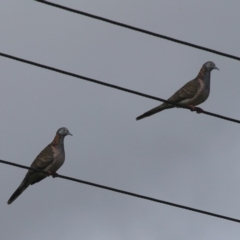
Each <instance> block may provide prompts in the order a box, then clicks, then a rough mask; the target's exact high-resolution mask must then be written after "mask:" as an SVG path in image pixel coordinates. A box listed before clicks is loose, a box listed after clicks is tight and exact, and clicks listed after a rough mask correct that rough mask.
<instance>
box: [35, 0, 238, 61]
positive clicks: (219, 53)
mask: <svg viewBox="0 0 240 240" xmlns="http://www.w3.org/2000/svg"><path fill="white" fill-rule="evenodd" d="M35 1H36V2H40V3H44V4H47V5H49V6H52V7H56V8H60V9H63V10H66V11H69V12H73V13H77V14H81V15H84V16H86V17H90V18H94V19H97V20H100V21H104V22H107V23H110V24H114V25H117V26H120V27H124V28H128V29H131V30H134V31H137V32H141V33H145V34H148V35H151V36H154V37H158V38H163V39H165V40H168V41H172V42H176V43H179V44H183V45H186V46H189V47H193V48H197V49H200V50H203V51H207V52H211V53H215V54H218V55H221V56H224V57H227V58H232V59H235V60H238V61H240V57H238V56H234V55H231V54H228V53H224V52H220V51H217V50H214V49H211V48H206V47H203V46H200V45H196V44H193V43H189V42H185V41H182V40H179V39H176V38H172V37H168V36H165V35H162V34H159V33H155V32H151V31H148V30H145V29H142V28H138V27H134V26H131V25H128V24H124V23H121V22H117V21H114V20H110V19H108V18H104V17H100V16H97V15H94V14H90V13H87V12H83V11H79V10H76V9H73V8H69V7H66V6H63V5H60V4H56V3H51V2H48V1H42V0H35Z"/></svg>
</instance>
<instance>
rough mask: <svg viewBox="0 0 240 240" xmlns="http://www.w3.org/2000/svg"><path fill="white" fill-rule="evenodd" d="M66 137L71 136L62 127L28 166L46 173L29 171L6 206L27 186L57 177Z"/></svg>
mask: <svg viewBox="0 0 240 240" xmlns="http://www.w3.org/2000/svg"><path fill="white" fill-rule="evenodd" d="M67 135H71V136H72V134H71V133H70V132H69V131H68V129H67V128H65V127H62V128H59V129H58V130H57V133H56V135H55V137H54V139H53V141H52V142H51V143H50V144H49V145H48V146H47V147H45V148H44V149H43V150H42V151H41V152H40V153H39V154H38V156H37V157H36V159H35V160H34V161H33V163H32V164H31V166H30V167H31V168H35V169H38V170H43V171H46V172H47V173H42V172H37V171H33V170H29V171H28V172H27V174H26V176H25V178H24V179H23V181H22V183H21V184H20V186H19V187H18V188H17V190H16V191H15V192H14V193H13V195H12V196H11V197H10V198H9V200H8V202H7V203H8V204H11V203H12V202H13V201H14V200H15V199H16V198H17V197H18V196H19V195H20V194H21V193H22V192H23V191H24V190H25V189H26V188H27V187H28V186H29V185H33V184H35V183H37V182H40V181H41V180H43V179H44V178H46V177H47V176H49V175H52V176H53V177H54V176H57V173H56V171H57V170H58V169H59V168H60V167H61V166H62V165H63V163H64V160H65V152H64V138H65V137H66V136H67Z"/></svg>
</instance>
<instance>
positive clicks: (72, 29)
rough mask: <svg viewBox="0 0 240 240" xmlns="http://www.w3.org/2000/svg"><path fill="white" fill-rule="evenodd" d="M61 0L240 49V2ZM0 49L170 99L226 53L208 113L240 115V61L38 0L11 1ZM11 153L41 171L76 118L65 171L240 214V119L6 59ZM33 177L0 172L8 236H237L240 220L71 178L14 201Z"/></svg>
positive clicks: (4, 94) (5, 142)
mask: <svg viewBox="0 0 240 240" xmlns="http://www.w3.org/2000/svg"><path fill="white" fill-rule="evenodd" d="M55 2H57V3H59V4H63V5H67V6H69V7H72V8H76V9H79V10H83V11H87V12H90V13H93V14H97V15H100V16H104V17H107V18H110V19H113V20H117V21H121V22H124V23H127V24H131V25H134V26H137V27H140V28H145V29H148V30H150V31H155V32H158V33H161V34H165V35H169V36H171V37H174V38H179V39H181V40H185V41H189V42H192V43H195V44H199V45H203V46H206V47H209V48H214V49H216V50H220V51H224V52H228V53H230V54H233V55H237V56H240V50H239V40H240V35H239V31H238V22H239V8H240V3H239V1H237V0H235V1H234V0H232V1H223V0H218V1H216V0H215V1H214V0H212V1H209V0H208V1H207V0H202V1H197V0H175V1H174V0H169V1H142V0H138V1H134V0H122V1H113V0H111V1H110V0H101V1H99V0H95V1H91V0H84V1H83V0H82V1H77V0H75V1H74V0H69V1H67V3H66V1H61V0H59V1H55ZM0 32H1V40H0V51H1V52H4V53H8V54H13V55H16V56H19V57H22V58H26V59H29V60H33V61H36V62H39V63H43V64H46V65H50V66H53V67H57V68H61V69H64V70H67V71H71V72H74V73H77V74H81V75H84V76H88V77H92V78H96V79H99V80H102V81H106V82H109V83H112V84H117V85H120V86H123V87H126V88H130V89H134V90H137V91H141V92H144V93H147V94H151V95H155V96H159V97H162V98H168V97H169V96H170V95H171V94H172V93H174V92H175V91H176V90H177V89H178V88H179V87H181V86H182V85H183V84H184V83H186V82H187V81H189V80H191V79H192V78H194V77H195V76H196V74H197V73H198V71H199V69H200V67H201V66H202V64H203V63H204V62H206V61H208V60H211V61H214V62H215V64H216V66H217V67H218V68H219V69H220V71H213V72H212V75H211V94H210V97H209V99H208V100H207V101H206V102H205V103H204V104H202V105H201V107H202V108H203V109H205V110H207V111H212V112H215V113H219V114H223V115H227V116H230V117H234V118H238V119H240V113H239V112H238V109H239V102H240V99H239V98H238V96H239V89H240V81H239V78H240V72H239V62H237V61H234V60H231V59H227V58H224V57H221V56H218V55H214V54H211V53H207V52H204V51H199V50H197V49H193V48H189V47H186V46H182V45H179V44H175V43H172V42H169V41H165V40H163V39H158V38H155V37H152V36H147V35H144V34H141V33H137V32H133V31H131V30H127V29H123V28H120V27H117V26H113V25H110V24H107V23H103V22H99V21H97V20H94V19H90V18H86V17H84V16H80V15H76V14H72V13H69V12H65V11H62V10H59V9H56V8H52V7H49V6H46V5H42V4H40V3H37V2H35V1H17V0H13V1H4V2H2V3H1V7H0ZM0 66H1V94H0V102H1V103H2V104H1V108H0V109H1V110H0V111H1V128H0V132H1V138H0V149H1V159H4V160H8V161H13V162H17V163H19V164H24V165H30V164H31V162H32V161H33V160H34V158H35V157H36V155H37V154H38V153H39V152H40V151H41V150H42V149H43V148H44V147H45V146H46V145H47V144H48V143H49V142H51V141H52V139H53V137H54V134H55V132H56V130H57V129H58V128H59V127H62V126H65V127H67V128H68V129H69V130H70V132H71V133H72V134H73V137H67V138H66V139H65V151H66V161H65V163H64V165H63V167H62V168H61V169H60V170H59V173H60V174H63V175H68V176H72V177H75V178H80V179H83V180H87V181H92V182H96V183H99V184H104V185H108V186H111V187H116V188H120V189H123V190H127V191H133V192H136V193H139V194H143V195H148V196H151V197H155V198H159V199H162V200H166V201H171V202H175V203H179V204H182V205H188V206H190V207H194V208H199V209H203V210H207V211H211V212H215V213H219V214H223V215H228V216H230V217H235V218H240V208H239V198H240V190H239V182H240V175H239V167H240V162H239V144H240V134H239V132H238V129H239V126H238V125H237V124H235V123H231V122H226V121H222V120H220V119H216V118H212V117H209V116H206V115H197V114H195V113H191V112H190V111H188V110H183V109H171V110H166V111H164V112H162V113H159V114H156V115H154V116H152V117H149V118H146V119H143V120H141V121H139V122H136V121H135V118H136V117H137V116H138V115H140V114H142V113H143V112H145V111H147V110H149V109H151V108H153V107H155V106H157V105H158V104H159V102H157V101H153V100H150V99H146V98H142V97H139V96H135V95H131V94H128V93H124V92H120V91H117V90H114V89H110V88H106V87H103V86H99V85H96V84H93V83H89V82H85V81H82V80H80V79H75V78H71V77H69V76H64V75H61V74H58V73H54V72H51V71H47V70H44V69H40V68H37V67H33V66H30V65H27V64H24V63H19V62H15V61H12V60H9V59H5V58H0ZM25 173H26V171H25V170H23V169H19V168H15V167H10V166H7V165H3V164H1V166H0V180H1V181H0V188H1V194H0V214H1V218H0V236H1V239H8V240H14V239H26V240H28V239H36V240H38V239H39V240H40V239H43V238H44V239H58V240H65V239H68V240H75V239H97V240H102V239H103V240H106V239H114V240H120V239H121V240H128V239H131V240H145V239H154V240H155V239H156V240H158V239H166V240H173V239H180V240H192V239H194V240H200V239H218V240H225V239H231V240H232V239H233V240H238V239H239V235H240V228H239V224H237V223H233V222H228V221H225V220H221V219H216V218H213V217H208V216H204V215H201V214H197V213H192V212H189V211H185V210H181V209H177V208H173V207H169V206H165V205H162V204H157V203H152V202H148V201H145V200H141V199H136V198H133V197H129V196H124V195H121V194H118V193H113V192H108V191H106V190H102V189H97V188H94V187H90V186H85V185H82V184H77V183H73V182H69V181H65V180H63V179H52V178H47V179H45V180H43V181H42V182H40V183H39V184H36V185H34V186H31V187H29V188H28V189H27V190H26V191H25V192H24V193H23V194H22V195H21V196H20V197H19V198H18V199H17V200H16V201H15V202H14V203H13V204H12V205H10V206H9V205H7V203H6V202H7V200H8V198H9V197H10V195H11V194H12V193H13V191H14V190H15V189H16V188H17V187H18V185H19V184H20V182H21V181H22V179H23V177H24V175H25Z"/></svg>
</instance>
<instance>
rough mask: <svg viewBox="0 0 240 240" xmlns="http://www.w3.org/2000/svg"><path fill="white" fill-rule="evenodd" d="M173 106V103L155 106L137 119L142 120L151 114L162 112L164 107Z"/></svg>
mask: <svg viewBox="0 0 240 240" xmlns="http://www.w3.org/2000/svg"><path fill="white" fill-rule="evenodd" d="M172 107H173V106H172V105H167V104H165V103H163V104H162V105H160V106H157V107H155V108H153V109H151V110H149V111H147V112H145V113H144V114H142V115H140V116H138V117H137V118H136V120H140V119H142V118H145V117H149V116H151V115H153V114H155V113H158V112H161V111H162V110H164V109H168V108H172Z"/></svg>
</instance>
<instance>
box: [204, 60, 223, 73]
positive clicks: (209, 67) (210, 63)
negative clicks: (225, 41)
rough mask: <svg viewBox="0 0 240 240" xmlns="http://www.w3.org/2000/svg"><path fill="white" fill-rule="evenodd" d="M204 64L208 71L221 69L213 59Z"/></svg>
mask: <svg viewBox="0 0 240 240" xmlns="http://www.w3.org/2000/svg"><path fill="white" fill-rule="evenodd" d="M203 66H204V67H205V68H206V69H207V70H208V71H212V70H213V69H217V70H219V69H218V68H217V67H216V65H215V63H214V62H211V61H209V62H206V63H204V64H203Z"/></svg>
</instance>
